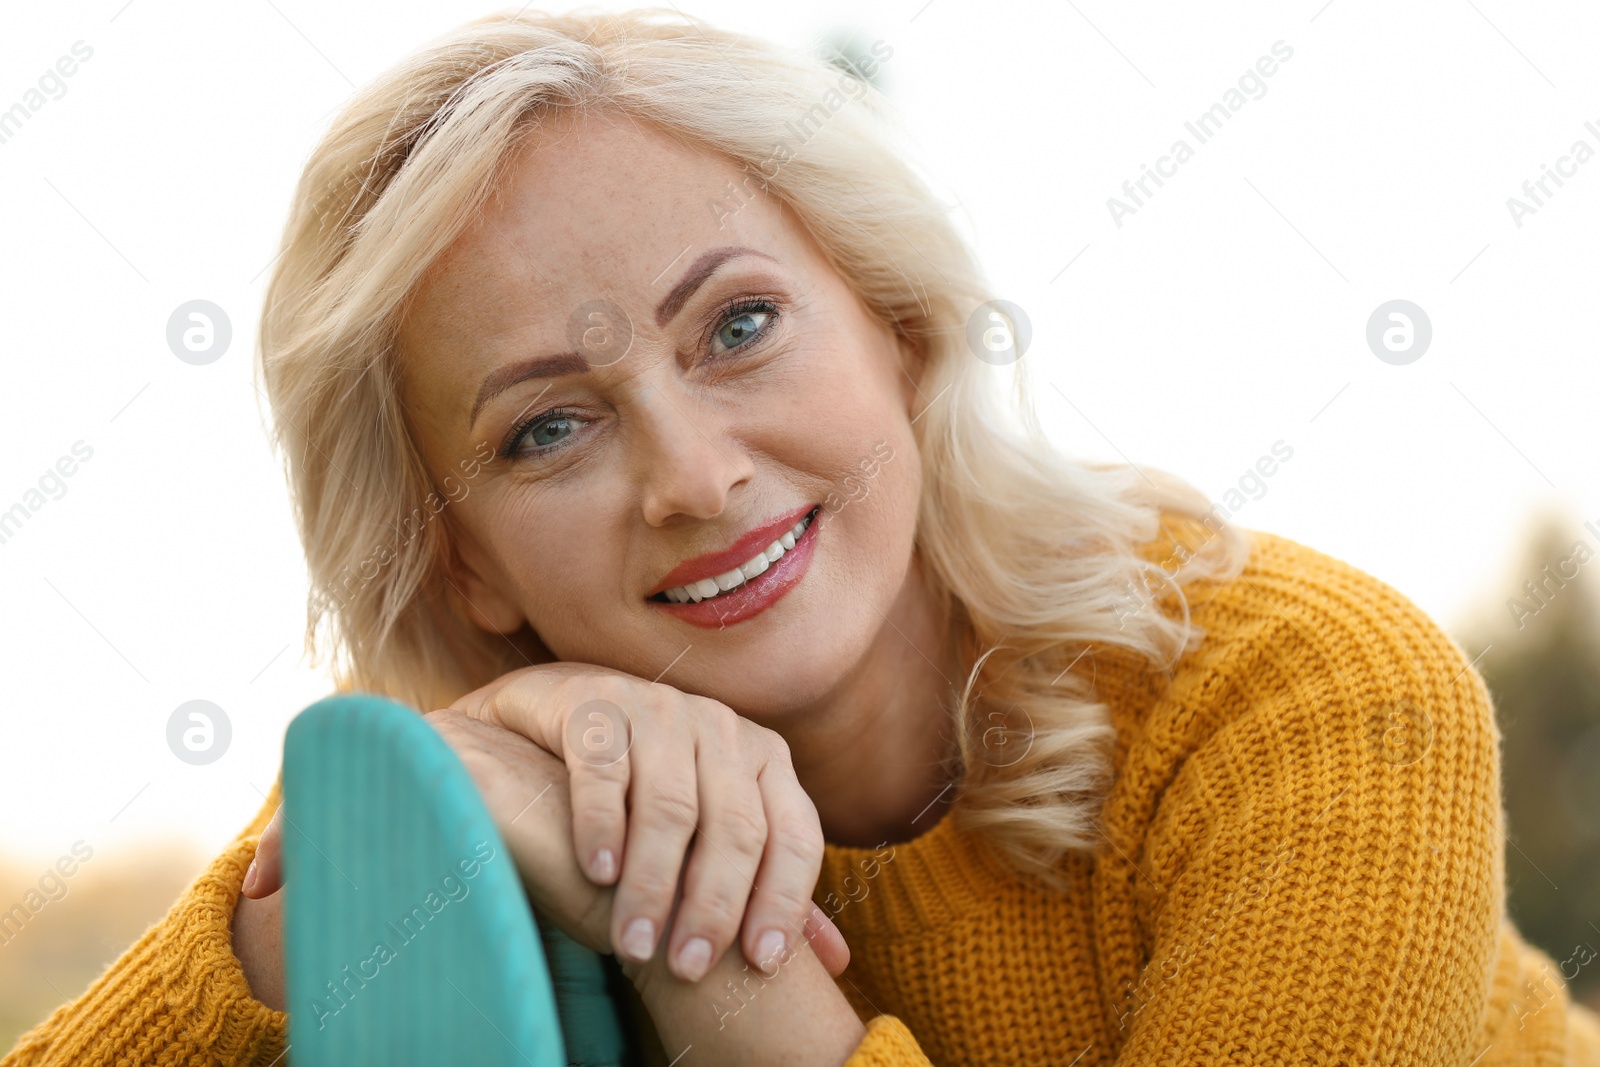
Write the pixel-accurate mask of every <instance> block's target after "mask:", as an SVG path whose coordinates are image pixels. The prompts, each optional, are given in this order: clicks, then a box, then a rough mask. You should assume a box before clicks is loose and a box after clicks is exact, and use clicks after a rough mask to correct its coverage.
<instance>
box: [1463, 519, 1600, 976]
mask: <svg viewBox="0 0 1600 1067" xmlns="http://www.w3.org/2000/svg"><path fill="white" fill-rule="evenodd" d="M1513 574H1514V575H1515V577H1514V578H1513V579H1512V581H1514V582H1515V583H1516V584H1515V585H1514V586H1511V585H1510V583H1507V584H1508V588H1505V589H1501V590H1499V591H1498V593H1497V595H1496V596H1495V597H1494V598H1493V599H1492V600H1491V601H1490V605H1492V606H1486V607H1485V608H1484V609H1483V610H1482V611H1481V612H1480V615H1479V617H1477V618H1475V619H1473V620H1472V621H1471V622H1469V623H1468V624H1467V625H1466V626H1463V627H1461V631H1462V632H1461V634H1459V635H1458V637H1457V640H1459V641H1460V642H1461V644H1462V646H1463V647H1464V648H1466V649H1467V650H1468V654H1469V655H1476V654H1478V653H1480V652H1481V653H1482V656H1481V658H1480V659H1479V660H1478V669H1479V671H1480V672H1481V673H1482V674H1483V677H1484V680H1485V682H1487V684H1488V686H1489V691H1490V693H1491V694H1492V695H1493V698H1494V704H1495V718H1496V721H1497V722H1498V724H1499V726H1500V731H1501V735H1502V748H1501V754H1502V785H1503V788H1504V800H1505V807H1506V820H1507V827H1506V829H1507V834H1508V837H1509V844H1508V846H1507V848H1506V878H1507V886H1508V896H1509V909H1510V912H1511V917H1512V919H1513V920H1514V921H1515V923H1516V924H1517V928H1518V929H1519V930H1521V931H1522V933H1523V934H1524V936H1525V937H1526V938H1527V939H1528V940H1529V941H1530V942H1532V943H1533V944H1535V945H1537V946H1538V947H1539V948H1541V949H1543V950H1544V951H1545V952H1546V953H1548V954H1549V955H1550V957H1551V958H1552V959H1553V960H1554V961H1555V962H1556V964H1557V966H1558V967H1559V966H1560V964H1561V963H1562V961H1564V960H1567V959H1569V958H1573V956H1574V949H1575V948H1576V947H1577V946H1579V945H1580V944H1581V945H1586V946H1590V947H1591V948H1592V949H1593V950H1595V951H1600V595H1597V593H1600V576H1597V575H1600V536H1595V535H1593V533H1592V531H1591V530H1590V529H1589V528H1583V529H1576V528H1575V526H1574V524H1573V523H1571V522H1570V521H1569V520H1567V519H1566V518H1565V517H1564V516H1559V515H1549V514H1547V515H1544V516H1541V517H1539V518H1538V519H1537V520H1536V521H1535V523H1534V527H1533V533H1532V536H1531V537H1530V538H1529V539H1528V542H1527V545H1526V548H1525V550H1524V553H1523V557H1522V561H1521V563H1520V565H1519V566H1518V567H1517V569H1516V570H1515V571H1513ZM1485 646H1487V649H1486V650H1485ZM1576 959H1577V960H1583V959H1590V960H1591V962H1589V963H1588V965H1587V966H1584V967H1582V968H1580V969H1578V971H1577V974H1576V975H1573V976H1572V977H1571V978H1570V979H1569V984H1570V986H1571V987H1572V990H1573V994H1574V996H1576V997H1577V998H1578V999H1580V1000H1583V1001H1585V1002H1587V1003H1594V1004H1600V958H1595V957H1594V956H1593V954H1592V953H1590V952H1585V953H1581V954H1579V955H1578V956H1577V957H1576ZM1575 967H1577V963H1576V962H1574V963H1572V964H1569V967H1568V973H1569V974H1570V972H1571V969H1572V968H1575Z"/></svg>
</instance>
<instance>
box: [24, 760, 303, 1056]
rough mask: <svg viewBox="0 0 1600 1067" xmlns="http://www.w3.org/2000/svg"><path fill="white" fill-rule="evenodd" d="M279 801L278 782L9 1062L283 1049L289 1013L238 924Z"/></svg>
mask: <svg viewBox="0 0 1600 1067" xmlns="http://www.w3.org/2000/svg"><path fill="white" fill-rule="evenodd" d="M277 806H278V787H277V786H276V785H274V786H273V789H272V793H271V795H270V796H269V797H268V798H267V799H266V801H265V803H264V804H263V806H262V808H261V810H260V812H259V813H257V815H256V817H255V818H254V819H253V820H251V822H250V824H249V825H248V826H247V827H245V829H244V830H243V831H242V832H241V833H240V834H239V835H238V836H237V837H236V838H234V840H233V841H232V843H230V844H229V845H228V847H227V848H226V849H225V850H223V852H222V854H221V855H219V856H218V857H217V858H216V859H214V860H213V861H212V862H211V864H210V866H208V867H207V868H206V870H205V871H204V872H203V873H202V874H201V875H200V876H199V877H198V878H196V879H195V880H194V882H192V883H191V884H190V886H189V888H188V889H186V890H185V891H184V893H183V895H182V897H180V898H179V899H178V901H177V903H176V904H174V905H173V906H172V909H171V910H170V911H169V912H168V913H167V915H166V917H165V918H163V919H162V920H161V921H160V922H159V923H156V924H155V925H154V926H152V927H150V929H149V930H147V931H146V932H145V934H144V935H143V936H142V937H141V938H140V939H139V940H138V941H137V942H136V943H135V944H134V945H133V947H131V948H129V949H128V950H127V951H126V952H124V953H123V954H122V956H121V957H119V958H118V959H117V960H116V961H115V962H114V963H112V964H111V965H110V966H109V967H108V968H107V969H106V970H105V972H104V973H103V974H102V975H101V976H100V977H99V978H97V979H96V980H95V981H94V983H93V984H91V985H90V986H89V988H88V989H87V990H86V991H85V992H84V993H83V995H82V996H80V997H78V999H76V1000H74V1001H72V1002H71V1003H68V1004H65V1005H62V1006H61V1007H60V1008H57V1009H56V1010H55V1011H54V1012H52V1013H51V1015H50V1016H49V1018H47V1019H45V1020H44V1021H43V1022H41V1023H40V1024H39V1025H38V1026H36V1027H34V1028H33V1029H32V1030H30V1031H28V1032H27V1033H26V1034H23V1035H22V1037H21V1038H19V1039H18V1041H17V1044H16V1046H15V1047H14V1048H13V1049H12V1050H11V1052H10V1053H8V1054H7V1055H6V1057H5V1058H4V1059H3V1060H0V1067H57V1065H60V1067H67V1065H69V1064H70V1065H72V1067H85V1065H87V1067H95V1065H104V1067H111V1065H113V1064H121V1063H144V1062H157V1061H159V1062H162V1063H167V1064H173V1065H183V1067H189V1065H205V1067H266V1065H267V1064H270V1063H272V1062H273V1061H274V1060H275V1059H277V1058H278V1057H279V1056H280V1055H282V1053H283V1051H284V1048H285V1045H286V1040H287V1029H288V1021H289V1017H288V1016H287V1015H286V1014H284V1013H283V1012H281V1011H275V1010H273V1009H272V1008H270V1007H268V1006H267V1005H266V1004H264V1003H262V1002H261V1001H260V1000H257V999H255V997H254V996H252V994H251V987H250V985H249V983H248V982H247V981H246V979H245V973H244V971H243V969H242V968H241V967H240V964H239V961H238V959H236V958H235V956H234V954H233V947H232V932H231V929H230V928H231V925H232V923H231V920H232V917H233V914H234V906H235V902H236V901H237V900H238V898H239V887H240V884H241V883H242V882H243V881H244V872H245V868H246V866H248V864H249V863H250V859H251V857H252V856H253V855H254V854H255V846H256V841H257V839H258V838H259V836H260V834H261V831H262V829H263V828H264V827H265V826H266V824H267V821H268V819H270V818H271V816H272V813H273V811H274V810H276V809H277ZM257 903H259V902H257Z"/></svg>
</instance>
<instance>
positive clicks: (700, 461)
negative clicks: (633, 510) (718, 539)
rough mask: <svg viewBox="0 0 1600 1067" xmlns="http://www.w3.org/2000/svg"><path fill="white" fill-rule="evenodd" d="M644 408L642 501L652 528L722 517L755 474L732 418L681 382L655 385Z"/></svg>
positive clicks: (641, 421)
mask: <svg viewBox="0 0 1600 1067" xmlns="http://www.w3.org/2000/svg"><path fill="white" fill-rule="evenodd" d="M639 409H640V413H639V415H638V418H637V422H636V426H637V427H638V429H639V432H640V437H639V440H638V446H639V466H640V471H639V486H640V493H639V497H640V506H641V509H642V511H643V513H644V518H645V521H646V522H648V523H649V524H650V525H651V526H663V525H665V524H666V523H667V522H669V521H670V520H671V519H672V518H673V517H674V516H677V515H689V516H693V517H694V518H697V519H709V518H711V517H712V516H714V515H718V514H720V513H721V512H722V509H723V508H725V507H726V506H727V503H728V494H729V493H730V492H731V491H732V490H733V488H734V487H735V486H738V485H741V484H743V483H745V482H747V481H749V480H750V478H751V476H752V475H754V474H755V464H754V463H753V462H751V459H750V455H749V453H748V452H747V451H746V450H745V448H744V446H743V444H742V443H741V442H740V441H739V439H738V437H737V436H736V435H734V434H732V433H730V432H729V430H730V425H729V419H728V415H727V413H726V412H725V411H724V410H722V409H720V408H719V407H718V406H717V405H715V404H711V403H707V402H704V401H702V400H698V399H696V397H695V396H694V394H693V392H692V391H691V390H689V389H686V388H684V387H683V386H682V385H681V383H674V382H668V383H665V384H662V385H657V384H651V385H649V386H648V387H647V388H646V390H645V395H644V397H643V398H642V399H641V402H640V404H639Z"/></svg>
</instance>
